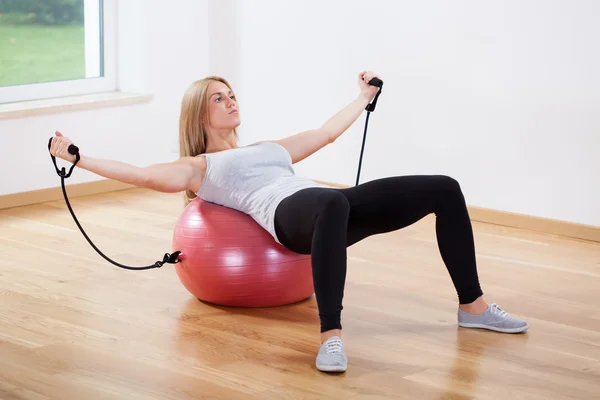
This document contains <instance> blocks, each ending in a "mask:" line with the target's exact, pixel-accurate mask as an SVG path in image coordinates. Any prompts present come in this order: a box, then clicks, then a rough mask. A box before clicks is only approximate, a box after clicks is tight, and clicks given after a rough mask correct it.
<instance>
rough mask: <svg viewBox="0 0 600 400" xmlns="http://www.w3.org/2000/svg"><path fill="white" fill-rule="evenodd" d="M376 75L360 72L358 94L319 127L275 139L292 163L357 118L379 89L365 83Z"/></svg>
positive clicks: (336, 135) (336, 136) (317, 148)
mask: <svg viewBox="0 0 600 400" xmlns="http://www.w3.org/2000/svg"><path fill="white" fill-rule="evenodd" d="M376 76H377V75H375V74H373V73H366V72H361V73H360V74H359V76H358V80H359V86H360V89H361V90H360V94H359V95H358V96H357V98H356V99H354V100H353V101H352V102H351V103H350V104H348V105H347V106H346V107H344V108H343V109H341V110H340V111H338V112H337V113H335V114H334V115H333V116H332V117H331V118H330V119H329V120H327V121H326V122H325V123H324V124H323V125H322V126H321V127H320V128H317V129H311V130H308V131H305V132H300V133H297V134H295V135H292V136H288V137H286V138H284V139H280V140H277V141H276V142H277V143H279V144H280V145H282V146H283V147H285V148H286V149H287V151H288V152H289V153H290V155H291V157H292V163H296V162H298V161H302V160H303V159H305V158H306V157H308V156H310V155H311V154H313V153H315V152H316V151H318V150H319V149H321V148H323V147H325V146H326V145H328V144H329V143H333V142H334V141H335V140H336V139H337V138H338V137H340V136H341V135H342V133H344V132H345V131H346V130H347V129H348V128H349V127H350V126H351V125H352V124H353V123H354V122H355V121H356V120H357V119H358V117H359V116H360V115H361V114H362V112H363V111H364V109H365V108H366V107H367V105H368V104H369V103H370V102H371V100H372V99H373V98H374V97H375V95H376V94H377V91H378V90H379V88H378V87H375V86H371V85H369V84H368V83H367V82H369V81H370V80H371V79H373V78H374V77H376Z"/></svg>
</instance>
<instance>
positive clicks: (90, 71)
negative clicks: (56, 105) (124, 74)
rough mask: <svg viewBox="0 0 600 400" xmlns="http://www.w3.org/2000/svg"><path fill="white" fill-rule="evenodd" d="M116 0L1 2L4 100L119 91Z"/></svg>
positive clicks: (0, 73)
mask: <svg viewBox="0 0 600 400" xmlns="http://www.w3.org/2000/svg"><path fill="white" fill-rule="evenodd" d="M115 1H116V0H0V103H11V102H19V101H28V100H39V99H46V98H56V97H64V96H72V95H81V94H88V93H98V92H107V91H115V90H116V59H115V55H116V54H115V53H116V46H115V36H116V32H115V26H116V21H115V17H116V4H115Z"/></svg>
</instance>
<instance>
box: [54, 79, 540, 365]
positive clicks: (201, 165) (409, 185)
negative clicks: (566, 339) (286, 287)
mask: <svg viewBox="0 0 600 400" xmlns="http://www.w3.org/2000/svg"><path fill="white" fill-rule="evenodd" d="M374 77H376V75H375V74H373V73H371V72H361V73H360V74H359V76H358V85H359V94H358V95H357V97H356V98H355V99H354V100H353V101H352V102H351V103H350V104H348V105H347V106H346V107H344V108H343V109H341V110H340V111H339V112H337V113H336V114H335V115H333V116H332V117H331V118H330V119H329V120H328V121H326V122H325V123H324V124H323V125H322V126H321V127H319V128H316V129H314V130H309V131H306V132H301V133H298V134H295V135H292V136H289V137H285V138H283V139H279V140H272V141H264V142H259V143H254V144H252V145H248V146H238V136H237V130H236V129H237V127H238V126H239V125H240V112H239V109H238V103H237V101H236V98H235V94H234V92H233V89H232V88H231V86H230V85H229V83H228V82H227V80H225V79H223V78H221V77H217V76H209V77H206V78H204V79H202V80H198V81H196V82H194V83H192V84H191V85H190V87H189V88H188V89H187V91H186V92H185V94H184V96H183V100H182V102H181V115H180V128H179V138H180V153H181V157H180V159H178V160H176V161H174V162H172V163H164V164H155V165H150V166H147V167H136V166H133V165H129V164H126V163H123V162H119V161H114V160H104V159H97V158H92V157H89V156H86V155H83V154H82V155H81V158H80V161H79V162H78V164H77V166H79V167H80V168H83V169H86V170H88V171H91V172H94V173H96V174H98V175H100V176H103V177H106V178H109V179H115V180H119V181H121V182H125V183H130V184H134V185H137V186H139V187H144V188H149V189H153V190H156V191H159V192H184V193H185V201H186V203H187V202H189V201H191V200H192V199H193V198H194V197H195V196H199V197H201V198H202V199H203V200H206V201H209V202H213V203H216V204H220V205H223V206H226V207H230V208H234V209H236V210H239V211H242V212H245V213H246V214H248V215H250V216H251V217H252V218H254V220H255V221H256V222H257V223H258V224H260V225H261V226H262V227H263V228H264V229H265V230H267V231H268V232H269V233H270V234H271V235H272V236H273V238H274V239H275V241H277V242H278V243H280V244H282V245H283V246H286V247H287V248H289V249H290V250H292V251H295V252H297V253H302V254H311V259H312V268H313V277H314V287H315V296H316V301H317V304H318V310H319V316H320V321H321V327H320V331H321V345H320V349H319V351H318V354H317V356H316V367H317V368H318V369H319V370H321V371H334V372H340V371H345V370H346V368H347V357H346V354H345V350H344V345H343V342H342V339H341V337H342V325H341V311H342V308H343V307H342V299H343V295H344V285H345V280H346V249H347V247H349V246H351V245H353V244H355V243H357V242H358V241H360V240H362V239H364V238H366V237H368V236H371V235H376V234H381V233H385V232H390V231H394V230H397V229H401V228H404V227H406V226H408V225H411V224H413V223H415V222H416V221H418V220H420V219H421V218H423V217H425V216H426V215H428V214H431V213H434V214H435V215H436V234H437V240H438V246H439V250H440V254H441V256H442V259H443V261H444V263H445V265H446V267H447V270H448V273H449V275H450V278H451V281H452V283H453V285H454V287H455V289H456V291H457V295H458V310H457V313H458V314H457V318H458V324H459V325H460V326H463V327H469V328H483V329H489V330H494V331H498V332H506V333H516V332H524V331H526V330H527V329H528V325H527V323H526V322H525V321H522V320H520V319H517V318H514V317H512V316H510V315H508V314H507V313H506V312H505V311H503V310H502V309H501V308H500V307H498V306H497V305H496V304H488V303H486V302H485V301H484V299H483V291H482V289H481V286H480V283H479V278H478V273H477V265H476V262H475V248H474V241H473V232H472V227H471V222H470V219H469V214H468V211H467V207H466V204H465V199H464V197H463V193H462V191H461V188H460V185H459V184H458V182H457V181H456V180H454V179H452V178H450V177H447V176H443V175H431V176H429V175H427V176H425V175H419V176H396V177H389V178H382V179H377V180H373V181H370V182H367V183H363V184H361V185H357V186H355V187H351V188H347V189H338V188H332V187H329V186H326V185H322V184H319V183H316V182H313V181H311V180H309V179H305V178H302V177H298V176H296V175H295V174H294V170H293V168H292V165H293V164H294V163H297V162H298V161H301V160H303V159H305V158H306V157H309V156H310V155H311V154H313V153H315V152H316V151H318V150H319V149H321V148H323V147H325V146H327V145H329V144H331V143H333V142H334V141H335V140H336V139H337V138H339V137H340V135H342V133H344V132H345V131H346V130H347V129H348V128H349V127H350V126H351V125H352V124H353V123H354V122H355V121H356V119H357V118H358V117H359V116H360V115H361V113H362V112H363V110H365V107H366V106H367V105H368V104H369V103H370V102H371V100H373V98H374V97H375V95H376V94H377V91H378V90H379V88H378V87H376V86H372V85H369V84H368V82H370V81H371V79H373V78H374ZM70 144H71V141H70V140H69V138H67V137H65V136H63V135H62V134H61V133H60V132H57V133H56V137H55V138H54V139H53V140H52V144H51V148H50V153H51V154H52V155H54V156H56V157H59V158H62V159H64V160H67V161H70V162H74V156H73V155H71V154H69V153H68V152H67V148H68V146H69V145H70Z"/></svg>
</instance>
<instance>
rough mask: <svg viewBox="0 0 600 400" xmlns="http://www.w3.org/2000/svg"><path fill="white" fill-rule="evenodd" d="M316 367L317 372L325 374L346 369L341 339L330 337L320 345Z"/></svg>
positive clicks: (346, 361)
mask: <svg viewBox="0 0 600 400" xmlns="http://www.w3.org/2000/svg"><path fill="white" fill-rule="evenodd" d="M316 366H317V369H318V370H319V371H325V372H344V371H345V370H346V368H348V359H347V358H346V354H345V353H344V343H342V339H340V338H339V337H338V336H332V337H330V338H329V339H327V340H326V341H325V342H323V344H321V348H320V349H319V354H318V355H317V361H316Z"/></svg>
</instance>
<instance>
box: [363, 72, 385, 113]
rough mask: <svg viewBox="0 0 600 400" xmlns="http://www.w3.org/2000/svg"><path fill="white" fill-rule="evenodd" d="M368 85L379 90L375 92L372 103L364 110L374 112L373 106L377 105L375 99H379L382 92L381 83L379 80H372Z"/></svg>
mask: <svg viewBox="0 0 600 400" xmlns="http://www.w3.org/2000/svg"><path fill="white" fill-rule="evenodd" d="M369 85H372V86H377V87H378V88H379V90H378V91H377V94H376V95H375V98H374V99H373V102H372V103H371V104H367V107H366V108H365V110H367V111H375V106H376V105H377V99H378V98H379V95H380V94H381V91H382V90H383V81H382V80H381V79H379V78H373V79H371V80H370V81H369Z"/></svg>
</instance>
